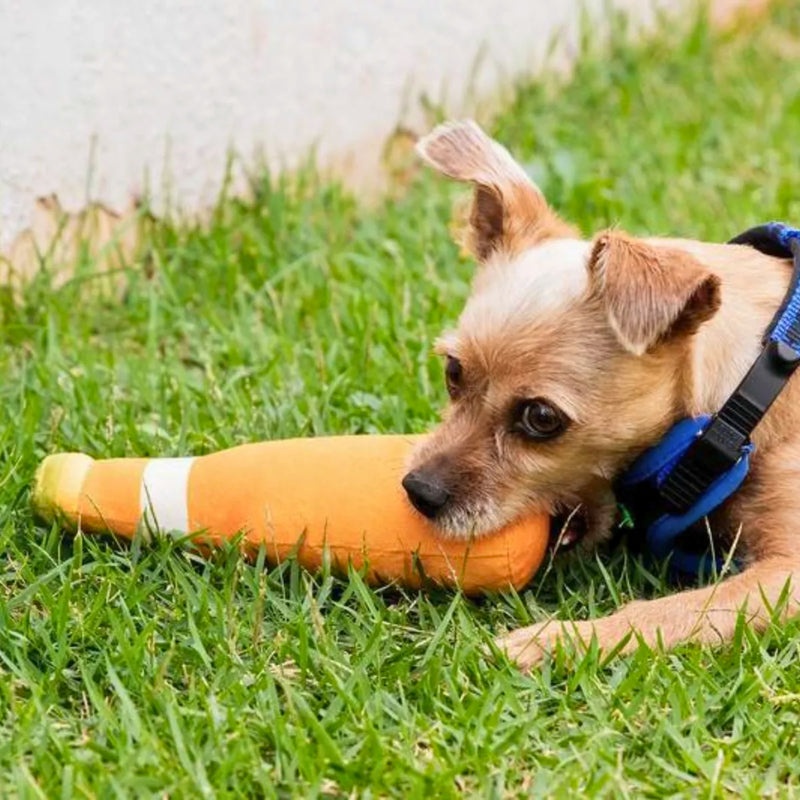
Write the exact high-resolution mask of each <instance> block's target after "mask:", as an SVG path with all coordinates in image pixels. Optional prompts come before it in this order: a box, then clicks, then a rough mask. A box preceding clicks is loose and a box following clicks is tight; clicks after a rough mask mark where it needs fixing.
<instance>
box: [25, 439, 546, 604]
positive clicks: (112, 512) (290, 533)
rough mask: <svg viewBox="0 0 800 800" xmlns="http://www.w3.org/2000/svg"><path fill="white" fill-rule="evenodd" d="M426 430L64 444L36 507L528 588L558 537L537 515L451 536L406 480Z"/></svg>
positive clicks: (96, 521) (214, 540) (61, 516)
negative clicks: (228, 444) (139, 451)
mask: <svg viewBox="0 0 800 800" xmlns="http://www.w3.org/2000/svg"><path fill="white" fill-rule="evenodd" d="M417 438H418V437H410V436H337V437H323V438H312V439H288V440H284V441H273V442H262V443H259V444H246V445H242V446H239V447H234V448H232V449H230V450H224V451H222V452H219V453H212V454H210V455H206V456H199V457H196V458H150V459H148V458H120V459H108V460H95V459H93V458H91V457H90V456H88V455H83V454H81V453H57V454H56V455H51V456H48V457H47V458H45V460H44V461H43V462H42V464H41V465H40V467H39V470H38V471H37V474H36V478H35V484H34V489H33V504H34V508H35V509H36V511H37V512H38V514H39V515H40V516H41V517H42V518H43V519H44V520H46V521H49V522H52V521H59V522H62V523H64V524H66V525H67V526H68V527H70V528H71V529H73V530H78V529H80V530H81V531H83V532H84V533H103V532H110V533H114V534H117V535H119V536H123V537H126V538H130V537H132V536H133V535H134V534H135V533H136V532H137V530H143V531H145V532H146V531H156V530H160V531H165V532H171V533H177V534H178V535H186V534H196V535H194V536H193V537H192V539H191V540H192V541H193V542H196V543H198V544H200V545H208V544H219V543H221V542H223V541H224V540H226V539H231V538H233V537H236V536H239V539H238V541H239V542H240V544H241V547H242V549H243V550H244V551H245V552H246V553H248V554H249V555H253V554H254V553H257V552H258V550H259V548H260V547H261V546H263V547H264V548H265V553H266V558H267V561H268V562H270V563H272V564H275V563H278V562H280V561H283V560H284V559H286V558H287V557H289V556H291V555H296V557H297V559H298V561H299V562H300V563H301V564H302V565H303V566H304V567H306V568H308V569H311V570H315V569H318V568H319V567H320V566H321V565H322V563H323V559H324V558H325V557H326V552H327V557H329V558H330V559H331V563H332V564H333V565H334V566H336V567H337V568H339V569H342V568H346V566H347V564H348V562H351V563H352V564H353V565H354V566H356V567H357V568H362V567H364V566H366V568H367V569H366V576H367V579H368V580H369V581H370V582H371V583H387V582H392V581H396V582H399V583H401V584H403V585H405V586H408V587H419V586H420V585H422V584H423V583H424V581H425V579H430V580H432V581H434V582H435V583H438V584H440V585H446V586H459V587H460V588H461V589H462V590H463V591H465V592H467V593H473V594H474V593H478V592H481V591H496V590H502V589H506V588H508V587H509V586H514V587H516V588H520V587H522V586H524V585H525V584H526V583H527V582H528V581H529V580H530V579H531V577H532V576H533V574H534V572H535V571H536V569H537V568H538V566H539V564H540V563H541V561H542V558H543V556H544V552H545V548H546V546H547V540H548V532H549V520H548V518H547V517H546V516H543V515H539V516H532V517H530V518H528V519H525V520H522V521H520V522H518V523H515V524H513V525H511V526H509V527H506V528H505V529H503V530H502V531H499V532H497V533H494V534H492V535H490V536H486V537H481V538H478V539H475V540H473V541H465V540H460V541H456V540H453V539H445V538H442V536H441V535H437V533H436V531H435V530H434V528H433V526H432V525H431V524H430V523H429V522H428V520H426V519H425V518H424V517H423V516H422V515H421V514H419V513H418V512H416V511H415V510H414V509H413V508H412V507H411V505H410V503H409V502H408V500H407V499H406V497H405V493H404V492H403V489H402V487H401V484H400V481H401V479H402V476H403V473H404V471H405V466H406V460H407V456H408V454H409V451H410V448H411V446H412V444H413V443H414V441H415V439H417Z"/></svg>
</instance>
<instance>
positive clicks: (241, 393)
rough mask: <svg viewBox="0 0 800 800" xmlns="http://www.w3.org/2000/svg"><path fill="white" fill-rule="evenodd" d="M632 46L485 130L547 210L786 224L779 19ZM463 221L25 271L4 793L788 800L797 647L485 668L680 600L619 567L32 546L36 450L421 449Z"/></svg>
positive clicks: (798, 191)
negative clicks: (415, 563)
mask: <svg viewBox="0 0 800 800" xmlns="http://www.w3.org/2000/svg"><path fill="white" fill-rule="evenodd" d="M793 6H794V7H793ZM629 38H630V37H628V36H627V35H626V34H625V33H624V32H622V31H621V32H620V33H619V35H618V36H616V37H615V41H614V42H613V43H612V45H611V46H610V47H609V48H607V49H604V48H602V47H599V46H596V45H594V44H592V43H591V42H589V41H587V43H586V45H585V47H584V52H583V54H582V55H581V57H580V59H579V62H578V65H577V68H576V69H575V71H574V73H573V74H572V75H571V76H570V77H569V78H565V77H563V76H562V77H560V78H559V77H556V76H555V75H553V76H550V77H547V76H546V77H544V78H542V79H540V80H539V81H538V82H536V83H526V84H524V85H521V86H519V87H518V89H517V91H516V93H515V99H514V100H513V103H512V104H511V105H510V106H509V107H507V108H506V109H505V110H504V112H503V113H502V114H501V115H500V116H499V117H498V118H496V119H495V121H494V124H493V126H492V127H493V132H494V133H495V134H496V135H497V136H498V138H500V139H501V140H502V141H504V142H505V143H507V144H508V145H509V146H510V147H511V148H512V150H513V151H514V152H515V153H516V154H517V155H518V156H520V158H521V160H522V161H523V163H524V164H525V165H526V167H527V168H528V169H529V171H530V173H531V174H532V175H533V176H534V177H535V179H536V180H537V181H538V182H539V184H540V185H541V186H542V188H543V189H544V191H545V192H546V194H547V196H548V197H549V199H550V200H551V202H552V204H553V205H554V206H555V207H556V208H557V209H558V210H559V211H560V212H561V213H562V214H563V215H564V216H566V217H567V218H569V219H571V220H574V221H575V222H577V223H578V224H579V225H580V226H581V227H582V229H583V230H584V232H586V233H590V232H592V231H595V230H597V229H601V228H603V227H604V226H608V225H619V226H620V227H622V228H624V229H626V230H629V231H632V232H635V233H638V232H648V233H652V234H674V235H685V236H690V237H699V238H705V239H711V240H725V239H727V238H729V237H730V236H732V235H734V234H735V233H737V232H739V231H740V230H742V229H744V228H746V227H748V226H750V225H752V224H755V223H758V222H761V221H764V220H769V219H774V218H777V219H785V220H788V221H793V222H795V223H797V222H799V221H800V65H799V62H800V11H799V10H798V9H797V7H796V4H790V3H788V2H787V3H783V4H780V5H778V6H777V7H776V8H775V9H774V10H773V12H771V14H770V15H769V16H768V17H767V18H766V19H764V20H763V21H759V22H757V23H751V24H749V25H747V26H743V27H741V28H740V29H738V30H736V31H733V32H728V33H725V34H721V33H715V32H713V31H710V30H709V29H708V27H707V26H706V25H704V24H703V23H702V22H698V23H696V24H692V23H691V22H690V21H685V22H684V23H682V24H681V25H678V26H675V25H671V26H662V27H661V29H660V30H659V31H658V32H657V33H656V34H655V35H654V36H653V38H652V39H649V40H647V41H646V42H641V41H640V42H639V43H638V44H636V43H631V42H630V41H629ZM461 191H462V190H460V189H459V188H458V187H453V186H451V185H449V184H447V183H446V182H444V181H442V180H439V179H437V178H436V177H434V176H432V175H430V174H427V173H421V172H419V173H417V172H413V173H409V172H407V171H403V181H402V185H396V186H394V187H392V191H391V193H390V194H388V195H387V197H386V199H385V200H384V201H382V202H381V203H379V204H378V205H377V206H375V205H372V206H369V205H367V204H365V203H361V202H359V200H358V199H357V198H355V197H353V196H352V195H351V194H349V193H348V192H347V191H346V190H344V189H343V188H341V187H340V186H337V185H335V184H332V183H329V182H325V181H323V180H321V179H319V178H317V177H315V175H314V173H313V171H312V170H306V171H304V172H303V173H302V174H299V175H297V176H295V177H293V178H291V179H289V178H285V179H274V178H270V177H268V176H266V175H259V176H256V177H254V179H253V193H252V198H251V199H249V200H246V201H242V200H235V199H231V198H226V197H223V198H221V199H220V202H219V204H218V207H217V208H216V210H215V212H214V214H213V216H212V218H211V219H210V221H208V222H207V224H205V225H203V226H202V227H198V226H196V225H191V224H188V223H172V224H167V223H163V222H158V223H150V224H149V225H148V231H147V236H146V240H145V244H144V248H143V252H142V253H141V256H140V257H139V258H137V259H136V262H135V263H131V264H130V266H129V268H128V269H126V270H125V271H124V273H123V274H122V275H119V274H117V275H113V276H108V275H104V274H102V273H100V272H99V271H98V270H97V268H96V265H95V264H93V263H92V262H91V260H90V259H89V258H83V259H81V262H80V263H79V264H77V266H76V271H75V273H74V274H75V277H74V278H73V279H72V280H70V281H69V282H67V283H66V284H65V285H63V286H61V287H59V288H54V281H53V275H54V273H55V272H57V271H58V268H59V265H58V264H55V263H53V261H52V260H51V259H49V258H47V257H45V258H44V259H43V265H42V271H41V274H39V275H38V276H37V277H36V278H35V279H34V280H33V282H32V283H31V284H30V285H29V286H28V287H27V288H26V289H25V291H24V296H22V297H21V298H19V299H18V300H17V301H16V302H11V300H10V299H9V298H6V299H5V301H4V302H3V303H2V327H1V328H0V370H1V372H0V374H2V376H3V381H2V384H0V393H2V403H1V404H0V447H2V455H3V464H4V470H3V478H2V481H1V482H0V551H1V552H2V564H1V565H0V571H1V574H0V673H1V677H0V781H1V782H2V787H3V789H4V790H2V791H0V794H2V795H3V796H8V795H18V796H25V797H28V796H30V797H37V796H38V797H45V796H46V797H64V798H67V797H71V796H79V797H83V796H86V797H109V796H127V797H145V796H151V795H152V796H164V795H169V796H172V797H197V796H215V795H219V796H223V795H228V794H236V793H249V794H253V795H257V796H262V795H263V796H267V797H278V796H279V797H287V796H301V797H312V796H346V795H350V794H356V795H359V796H360V795H362V794H363V795H364V796H394V797H408V798H413V797H434V796H435V797H453V796H457V795H461V794H463V793H466V794H470V795H475V796H486V797H506V796H516V795H522V794H525V793H527V792H531V793H535V794H537V795H541V794H552V795H556V796H571V795H573V794H574V793H575V792H585V793H587V794H592V795H598V796H615V797H616V796H631V797H641V796H653V795H662V794H671V795H673V794H685V795H690V796H708V797H714V796H731V795H742V796H745V797H756V796H762V795H764V794H767V795H769V794H775V795H784V794H789V795H791V794H793V793H794V792H795V791H798V793H800V789H797V786H798V783H800V782H799V781H798V778H797V777H796V776H798V775H799V774H800V744H799V743H798V730H799V729H800V637H799V636H798V634H799V633H800V626H799V625H798V624H797V623H790V624H788V625H787V626H785V627H784V628H783V629H780V628H777V627H776V628H775V629H771V630H768V631H767V632H766V633H765V634H764V635H759V636H756V635H753V634H751V633H749V632H747V631H745V630H742V631H740V634H739V636H738V637H737V639H736V641H735V642H734V643H733V644H732V645H730V646H727V647H723V648H720V649H716V650H708V649H705V650H704V649H700V648H698V647H694V646H684V647H682V648H680V649H678V650H677V651H675V652H673V653H669V654H662V653H657V652H652V651H650V650H648V649H645V648H641V649H639V650H638V651H637V652H635V653H634V654H633V655H631V656H628V657H625V658H615V659H612V660H611V661H609V662H607V663H603V662H602V661H600V660H599V659H598V658H597V656H596V655H595V654H590V655H588V656H586V657H585V658H583V659H578V660H577V661H573V662H570V661H569V660H568V659H566V658H558V659H556V660H555V662H550V663H546V664H545V665H544V666H543V667H542V668H541V669H540V670H539V671H536V672H535V673H534V674H533V675H531V676H530V677H527V676H523V675H520V674H518V673H517V672H516V671H515V670H514V669H513V668H512V667H511V666H510V665H508V664H506V663H502V662H498V663H496V662H494V661H493V660H492V659H491V658H489V657H487V655H486V651H485V645H486V643H487V642H488V641H489V640H490V638H491V637H492V636H493V635H494V634H497V633H499V632H503V631H505V630H507V629H509V628H511V627H512V626H516V625H520V624H524V623H528V622H530V621H531V620H537V619H543V618H545V617H547V616H548V615H551V614H554V613H555V614H561V615H564V616H571V617H577V618H584V617H588V616H592V615H597V614H602V613H606V612H609V611H611V610H613V609H615V608H617V607H618V606H619V605H620V604H622V603H624V602H625V601H627V600H629V599H631V598H635V597H641V596H651V595H654V594H660V593H663V592H668V591H674V588H675V587H672V586H670V585H669V584H667V583H666V582H665V580H664V577H663V572H658V571H655V572H654V571H653V568H652V567H651V566H650V567H648V566H647V565H645V564H643V563H642V562H641V561H640V560H638V559H637V558H634V557H632V556H630V555H626V554H625V553H624V552H622V551H619V552H615V553H612V554H610V555H604V556H602V557H598V558H596V559H594V560H589V561H588V562H586V563H583V564H575V563H573V564H556V565H554V566H553V568H552V569H549V570H547V571H546V574H544V575H543V576H542V577H539V578H537V579H535V580H534V582H533V584H532V585H531V586H530V587H529V588H528V589H527V590H526V591H524V592H522V593H520V594H519V596H503V597H491V598H486V599H485V600H481V601H478V602H476V601H472V600H468V599H465V598H464V597H461V596H458V595H452V594H446V593H442V594H438V595H437V594H433V595H431V594H417V593H411V592H409V593H404V592H401V591H398V590H396V589H384V590H374V589H370V588H367V587H366V586H365V585H364V583H363V582H362V580H361V579H360V577H359V575H358V574H352V575H350V576H349V578H347V579H342V578H339V577H334V576H330V575H322V576H317V577H310V576H308V575H306V574H304V573H303V572H302V571H300V570H299V569H298V568H297V567H296V566H295V565H293V564H287V565H284V566H283V567H282V568H280V569H278V570H273V571H267V570H265V569H262V568H260V566H259V565H256V566H253V565H249V564H247V563H244V562H242V561H241V560H240V559H239V558H237V556H236V554H235V553H234V552H222V553H219V554H218V555H217V556H216V557H215V558H214V559H213V560H212V561H210V562H206V561H202V560H201V559H199V558H198V557H196V556H192V555H189V554H188V553H187V552H186V551H185V550H183V549H181V548H180V547H179V546H176V545H170V544H168V543H160V544H157V545H156V546H155V547H144V546H140V543H134V545H133V546H132V547H130V548H126V547H123V546H121V545H120V544H119V543H115V542H114V541H113V540H111V539H102V538H101V539H91V538H81V537H79V538H77V539H74V540H73V539H71V538H69V537H65V536H63V535H62V534H61V533H60V532H59V531H58V530H56V529H53V530H50V529H46V528H43V527H41V526H39V525H37V524H36V523H35V521H34V520H33V519H32V517H31V514H30V511H29V509H28V493H27V486H28V484H29V482H30V479H31V477H32V475H33V471H34V469H35V467H36V464H37V462H38V461H39V460H40V459H41V458H42V457H43V456H44V455H45V454H47V453H49V452H53V451H56V450H83V451H87V452H90V453H92V454H94V455H97V456H112V455H122V454H131V455H133V454H136V455H147V454H152V455H180V454H187V453H203V452H209V451H212V450H215V449H219V448H223V447H226V446H230V445H235V444H238V443H242V442H246V441H251V440H260V439H266V438H278V437H286V436H312V435H317V434H328V433H353V432H366V433H369V432H389V431H391V432H411V431H414V432H416V431H423V430H425V429H426V428H428V427H430V426H431V425H433V424H434V422H435V421H436V418H437V414H438V411H439V409H440V407H441V406H442V405H443V403H444V399H445V392H444V384H443V380H442V374H441V373H442V369H441V365H440V364H439V363H438V362H437V360H436V358H435V357H434V356H432V355H431V351H430V345H431V342H432V340H433V338H434V336H435V335H436V334H437V333H438V332H439V330H440V329H441V328H442V327H443V326H445V325H447V324H449V323H451V322H452V321H453V319H454V318H455V317H456V315H457V314H458V311H459V308H460V306H461V304H462V302H463V300H464V298H465V296H466V294H467V291H468V286H469V280H470V275H471V272H472V265H471V264H470V263H469V262H468V261H467V260H466V259H464V258H463V257H462V256H461V255H460V254H459V252H458V250H457V248H456V247H455V246H454V245H453V244H452V243H451V241H450V239H449V235H448V220H449V218H450V213H451V206H452V202H453V200H454V199H455V198H456V197H457V195H458V194H459V193H460V192H461ZM120 284H122V286H120Z"/></svg>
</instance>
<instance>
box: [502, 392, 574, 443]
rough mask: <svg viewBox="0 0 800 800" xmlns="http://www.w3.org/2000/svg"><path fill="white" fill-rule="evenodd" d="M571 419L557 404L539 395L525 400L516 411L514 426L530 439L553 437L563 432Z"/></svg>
mask: <svg viewBox="0 0 800 800" xmlns="http://www.w3.org/2000/svg"><path fill="white" fill-rule="evenodd" d="M568 422H569V420H568V419H567V417H566V416H564V414H563V413H562V412H561V411H560V410H559V409H557V408H556V407H555V406H553V405H551V404H550V403H548V402H547V400H542V398H540V397H537V398H534V399H533V400H523V401H522V402H521V403H519V404H518V405H517V407H516V409H515V411H514V428H515V430H517V431H519V432H520V433H521V434H523V435H524V436H527V437H528V438H529V439H552V438H553V437H554V436H558V435H559V434H560V433H563V431H564V429H565V428H566V427H567V423H568Z"/></svg>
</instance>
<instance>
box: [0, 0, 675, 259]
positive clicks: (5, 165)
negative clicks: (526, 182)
mask: <svg viewBox="0 0 800 800" xmlns="http://www.w3.org/2000/svg"><path fill="white" fill-rule="evenodd" d="M656 1H659V2H660V4H661V5H670V6H675V5H676V4H678V3H680V2H682V0H656ZM653 2H654V0H616V2H615V5H617V6H618V7H623V8H627V9H628V10H629V11H631V12H632V13H633V14H634V15H635V16H637V17H639V18H642V17H646V16H647V15H648V9H650V8H651V7H652V4H653ZM581 6H587V7H588V8H589V9H590V10H593V11H594V12H595V13H597V11H598V9H602V8H603V7H604V2H603V0H585V2H581V1H580V0H491V2H487V0H283V2H281V1H280V0H169V1H168V2H165V0H128V1H127V2H125V1H124V0H35V1H33V2H32V1H31V0H3V2H2V3H0V252H3V251H5V250H6V249H7V248H8V247H9V246H10V244H11V242H12V241H13V239H14V237H16V236H17V234H19V233H20V231H22V230H23V229H24V228H26V227H27V226H28V225H29V223H30V220H31V214H32V211H33V207H34V204H35V201H36V198H38V197H41V196H45V195H50V194H55V195H56V196H57V197H58V199H59V201H60V203H61V205H62V207H63V208H65V209H66V210H70V211H76V210H78V209H80V208H81V207H83V206H84V205H85V203H86V202H87V200H93V201H98V202H100V203H103V204H105V205H107V206H109V207H110V208H112V209H118V210H119V209H124V208H125V207H126V206H128V205H129V203H130V200H131V197H135V196H137V195H140V194H142V193H143V192H145V191H147V190H148V188H149V192H150V193H151V194H152V196H153V197H154V199H155V201H156V207H158V205H159V204H163V202H164V199H165V194H166V192H165V187H166V186H169V194H170V196H171V198H172V201H173V202H174V203H175V204H176V205H177V206H180V207H181V208H183V209H185V210H189V211H191V210H194V209H200V208H202V207H203V206H205V205H209V204H210V203H212V202H213V199H214V197H215V195H216V192H217V191H218V189H219V186H220V182H221V179H222V176H223V168H224V163H225V159H226V154H227V152H228V149H229V147H234V148H236V149H237V151H238V152H239V153H241V154H243V155H244V156H245V157H246V158H250V157H252V156H253V155H254V154H255V153H256V152H257V151H259V150H263V152H264V153H265V154H266V155H267V156H268V157H269V159H270V160H271V161H272V162H273V163H288V164H291V163H293V162H294V161H295V160H296V159H298V158H302V157H304V156H305V155H306V154H307V153H308V151H309V148H311V147H312V146H313V145H315V144H316V145H318V153H319V157H320V161H321V162H322V163H331V162H335V163H338V164H343V163H347V164H348V165H349V169H350V170H352V171H356V172H360V173H361V174H362V176H363V174H366V173H368V172H369V171H372V170H374V169H375V168H376V162H377V159H376V155H377V152H378V146H379V144H380V143H381V142H382V141H383V139H384V138H385V137H386V136H387V135H388V134H389V133H390V132H391V130H392V129H393V126H394V125H395V123H397V122H398V121H400V120H401V119H402V118H403V116H404V114H408V113H412V114H413V111H414V108H415V107H416V105H417V99H418V97H419V96H420V94H421V93H422V92H427V93H428V94H429V95H430V96H431V97H433V98H434V99H436V100H441V99H446V101H447V106H448V107H449V108H450V109H452V110H453V111H454V112H456V113H458V112H462V111H465V110H468V106H469V103H468V102H467V101H465V93H466V92H467V89H468V88H470V87H472V89H473V96H480V95H485V94H487V93H488V92H491V90H492V89H493V87H496V86H497V85H498V84H499V83H501V82H503V81H508V80H509V79H510V78H511V77H512V76H514V75H517V74H519V73H521V72H527V71H530V70H531V69H533V68H535V67H536V66H537V65H538V64H539V62H540V60H541V58H542V56H543V54H544V52H545V49H546V47H547V45H548V43H549V42H550V40H551V38H552V37H553V35H554V34H555V33H556V32H557V31H560V30H561V31H563V32H564V33H563V36H564V39H563V41H565V42H567V43H568V42H570V41H574V39H575V34H576V30H577V21H578V17H579V8H580V7H581ZM476 63H477V64H479V66H478V69H477V72H476V73H474V72H473V70H474V68H475V67H476Z"/></svg>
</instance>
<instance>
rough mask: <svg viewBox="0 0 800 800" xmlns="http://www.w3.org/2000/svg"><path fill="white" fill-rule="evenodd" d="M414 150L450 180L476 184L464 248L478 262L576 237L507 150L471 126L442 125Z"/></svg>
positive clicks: (457, 124)
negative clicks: (563, 238) (556, 238)
mask: <svg viewBox="0 0 800 800" xmlns="http://www.w3.org/2000/svg"><path fill="white" fill-rule="evenodd" d="M416 149H417V153H418V154H419V155H420V156H421V157H422V159H423V160H425V161H426V162H427V163H428V164H430V165H431V166H432V167H434V169H437V170H438V171H439V172H441V173H443V174H444V175H447V176H448V177H449V178H453V179H454V180H457V181H465V182H466V181H469V182H472V183H474V184H475V195H474V197H473V200H472V208H471V209H470V214H469V224H468V231H467V241H466V244H467V247H468V249H469V250H470V251H471V252H472V255H474V256H475V258H476V259H477V260H478V261H480V262H484V261H486V260H487V259H488V258H489V257H490V256H492V255H494V254H496V253H502V254H504V255H506V256H514V255H517V254H518V253H521V252H522V251H523V250H525V249H526V248H528V247H532V246H533V245H535V244H537V243H538V242H540V241H543V240H544V239H549V238H553V237H574V236H575V235H576V234H575V231H574V230H573V229H572V228H571V227H570V226H569V225H567V224H566V223H565V222H563V221H562V220H561V219H559V217H558V216H557V214H556V213H555V212H554V211H553V210H552V209H551V208H550V207H549V206H548V205H547V201H546V200H545V199H544V196H543V195H542V193H541V192H540V191H539V188H538V187H537V186H536V185H535V184H534V183H533V181H531V179H530V178H529V177H528V176H527V174H526V173H525V170H524V169H522V167H521V166H520V165H519V164H518V163H517V162H516V161H515V160H514V159H513V158H512V156H511V154H510V153H509V152H508V150H506V148H505V147H503V146H502V145H501V144H499V143H498V142H496V141H494V139H491V138H489V137H488V136H487V135H486V134H485V133H484V132H483V130H482V129H481V128H480V127H479V126H478V125H477V124H476V123H475V122H473V121H472V120H467V121H465V122H448V123H445V124H443V125H439V126H438V127H436V128H434V129H433V130H432V131H431V132H430V133H429V134H428V135H427V136H424V137H423V138H422V139H420V140H419V141H418V142H417V148H416Z"/></svg>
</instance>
